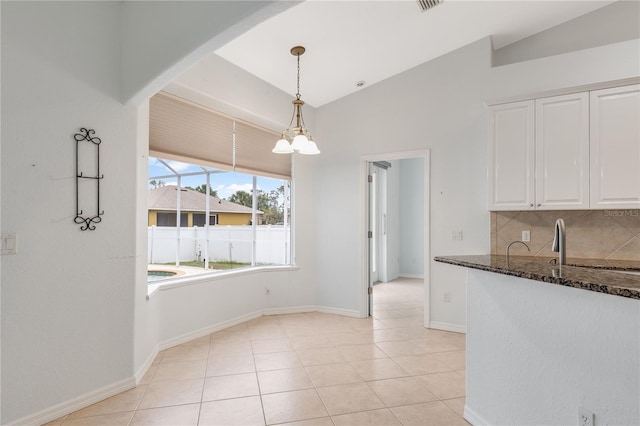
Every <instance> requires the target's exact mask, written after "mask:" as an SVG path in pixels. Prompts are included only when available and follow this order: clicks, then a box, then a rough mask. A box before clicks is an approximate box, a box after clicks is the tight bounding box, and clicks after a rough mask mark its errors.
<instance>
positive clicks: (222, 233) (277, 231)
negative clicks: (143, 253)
mask: <svg viewBox="0 0 640 426" xmlns="http://www.w3.org/2000/svg"><path fill="white" fill-rule="evenodd" d="M177 232H178V231H177V229H176V228H175V227H172V226H150V227H149V231H148V245H147V261H148V263H150V264H159V263H174V262H175V261H176V256H178V257H179V259H180V262H191V261H204V259H205V257H206V253H207V251H206V247H207V240H208V247H209V261H226V262H243V263H251V251H252V250H251V248H252V245H253V229H252V227H251V226H249V225H247V226H220V225H215V226H210V227H209V235H208V238H207V231H206V229H205V228H204V227H199V226H194V227H192V228H186V227H181V228H180V236H179V238H180V239H179V241H180V244H179V247H180V249H179V253H178V234H177ZM289 237H290V227H289V226H287V229H285V227H284V226H282V225H259V226H256V259H255V263H256V265H261V264H268V265H285V264H288V263H290V250H289V241H290V238H289Z"/></svg>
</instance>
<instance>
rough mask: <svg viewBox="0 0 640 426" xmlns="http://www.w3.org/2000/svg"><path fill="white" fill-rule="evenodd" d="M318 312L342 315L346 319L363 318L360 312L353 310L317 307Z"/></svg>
mask: <svg viewBox="0 0 640 426" xmlns="http://www.w3.org/2000/svg"><path fill="white" fill-rule="evenodd" d="M315 308H316V309H315V310H316V312H322V313H323V314H333V315H342V316H345V317H353V318H362V316H361V315H360V311H354V310H351V309H342V308H331V307H329V306H316V307H315Z"/></svg>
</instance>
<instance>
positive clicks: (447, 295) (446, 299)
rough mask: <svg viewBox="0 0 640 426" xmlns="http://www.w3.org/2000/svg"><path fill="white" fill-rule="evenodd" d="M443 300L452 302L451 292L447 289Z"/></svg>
mask: <svg viewBox="0 0 640 426" xmlns="http://www.w3.org/2000/svg"><path fill="white" fill-rule="evenodd" d="M442 300H443V301H444V302H447V303H451V292H448V291H445V292H444V296H443V297H442Z"/></svg>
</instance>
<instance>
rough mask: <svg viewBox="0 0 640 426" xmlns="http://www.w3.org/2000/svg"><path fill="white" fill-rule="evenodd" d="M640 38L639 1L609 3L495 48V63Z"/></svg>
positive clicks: (518, 60)
mask: <svg viewBox="0 0 640 426" xmlns="http://www.w3.org/2000/svg"><path fill="white" fill-rule="evenodd" d="M637 38H640V2H638V1H616V2H614V3H612V4H610V5H608V6H605V7H602V8H600V9H596V10H595V11H593V12H590V13H587V14H585V15H582V16H579V17H577V18H575V19H572V20H570V21H568V22H565V23H563V24H560V25H557V26H555V27H552V28H549V29H547V30H545V31H541V32H539V33H538V34H534V35H532V36H529V37H527V38H525V39H523V40H520V41H517V42H515V43H513V44H510V45H507V46H504V47H502V48H500V49H496V51H495V52H494V56H493V63H494V65H506V64H511V63H514V62H520V61H527V60H531V59H536V58H543V57H546V56H552V55H558V54H562V53H567V52H574V51H576V50H580V49H589V48H592V47H597V46H604V45H607V44H613V43H619V42H621V41H627V40H633V39H637Z"/></svg>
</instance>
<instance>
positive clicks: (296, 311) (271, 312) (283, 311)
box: [262, 305, 318, 315]
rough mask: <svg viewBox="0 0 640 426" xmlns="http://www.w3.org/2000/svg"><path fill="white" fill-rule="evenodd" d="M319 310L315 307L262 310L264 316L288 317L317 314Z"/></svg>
mask: <svg viewBox="0 0 640 426" xmlns="http://www.w3.org/2000/svg"><path fill="white" fill-rule="evenodd" d="M317 311H318V308H317V307H316V306H313V305H307V306H295V307H293V308H267V309H263V310H262V315H287V314H303V313H306V312H317Z"/></svg>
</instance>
